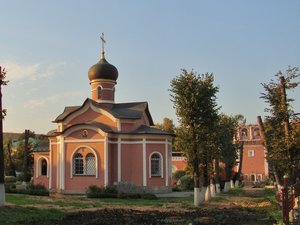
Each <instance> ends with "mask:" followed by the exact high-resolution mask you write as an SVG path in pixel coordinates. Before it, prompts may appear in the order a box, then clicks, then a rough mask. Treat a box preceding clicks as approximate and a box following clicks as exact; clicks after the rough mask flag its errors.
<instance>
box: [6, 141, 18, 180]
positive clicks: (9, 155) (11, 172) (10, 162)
mask: <svg viewBox="0 0 300 225" xmlns="http://www.w3.org/2000/svg"><path fill="white" fill-rule="evenodd" d="M4 150H5V151H4V168H5V174H7V175H8V176H14V177H16V166H15V162H14V161H15V160H14V158H15V157H14V155H13V152H12V140H11V138H8V137H6V138H4Z"/></svg>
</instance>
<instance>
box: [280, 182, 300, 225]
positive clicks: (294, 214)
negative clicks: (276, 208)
mask: <svg viewBox="0 0 300 225" xmlns="http://www.w3.org/2000/svg"><path fill="white" fill-rule="evenodd" d="M277 199H278V200H279V203H280V208H281V210H282V218H283V223H284V224H285V225H300V210H299V209H300V181H299V180H298V179H297V181H296V183H295V184H294V185H288V177H286V176H285V177H284V180H283V187H282V188H281V192H279V193H278V194H277Z"/></svg>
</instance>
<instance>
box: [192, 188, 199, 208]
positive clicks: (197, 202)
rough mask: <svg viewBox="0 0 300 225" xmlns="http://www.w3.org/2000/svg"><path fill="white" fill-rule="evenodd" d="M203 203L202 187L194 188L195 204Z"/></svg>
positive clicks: (197, 205)
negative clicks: (201, 198) (201, 197)
mask: <svg viewBox="0 0 300 225" xmlns="http://www.w3.org/2000/svg"><path fill="white" fill-rule="evenodd" d="M200 204H201V201H200V188H194V205H195V206H196V207H199V206H200Z"/></svg>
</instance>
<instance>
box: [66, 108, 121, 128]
mask: <svg viewBox="0 0 300 225" xmlns="http://www.w3.org/2000/svg"><path fill="white" fill-rule="evenodd" d="M86 121H97V122H100V123H103V124H106V125H107V126H110V127H111V128H112V129H117V122H114V121H113V120H112V119H110V118H109V117H107V116H106V115H102V114H99V113H98V112H95V111H94V110H92V109H91V108H88V109H87V111H85V112H84V113H83V114H80V115H78V116H77V117H75V118H74V119H72V120H71V121H69V122H68V124H65V127H69V126H72V125H74V124H79V123H84V122H86Z"/></svg>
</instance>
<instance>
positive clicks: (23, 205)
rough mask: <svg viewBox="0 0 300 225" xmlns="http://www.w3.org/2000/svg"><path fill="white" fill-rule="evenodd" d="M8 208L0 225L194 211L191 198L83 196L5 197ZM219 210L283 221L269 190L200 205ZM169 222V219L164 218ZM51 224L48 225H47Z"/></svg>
mask: <svg viewBox="0 0 300 225" xmlns="http://www.w3.org/2000/svg"><path fill="white" fill-rule="evenodd" d="M6 201H7V204H6V206H5V207H2V208H0V224H1V225H2V224H3V225H5V224H8V225H13V224H39V221H45V220H47V221H53V223H54V221H55V220H60V219H61V218H62V217H64V216H65V215H66V214H68V213H71V212H74V211H78V210H89V209H103V208H107V207H108V208H111V207H115V208H132V209H139V210H140V209H142V210H159V209H164V210H168V209H170V210H178V211H180V210H183V209H184V210H192V211H193V210H195V209H196V208H195V207H194V205H193V197H188V198H159V199H157V200H146V199H89V198H86V197H84V196H65V197H63V198H61V197H59V198H57V197H56V198H55V197H39V196H29V195H22V194H7V195H6ZM222 207H243V208H246V209H249V210H250V211H255V212H257V213H260V214H261V213H263V215H265V217H266V218H265V219H276V220H277V221H279V222H278V224H280V221H282V218H281V213H280V211H278V205H277V201H276V199H275V196H274V193H273V191H272V190H269V189H266V190H260V191H256V190H254V189H253V191H252V190H250V191H245V190H244V189H234V190H231V191H230V192H228V193H226V194H220V195H218V196H217V197H215V198H213V199H212V200H211V201H209V202H207V203H205V204H203V205H202V206H201V209H207V210H214V209H216V208H222ZM166 220H168V218H166ZM49 224H51V223H49Z"/></svg>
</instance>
